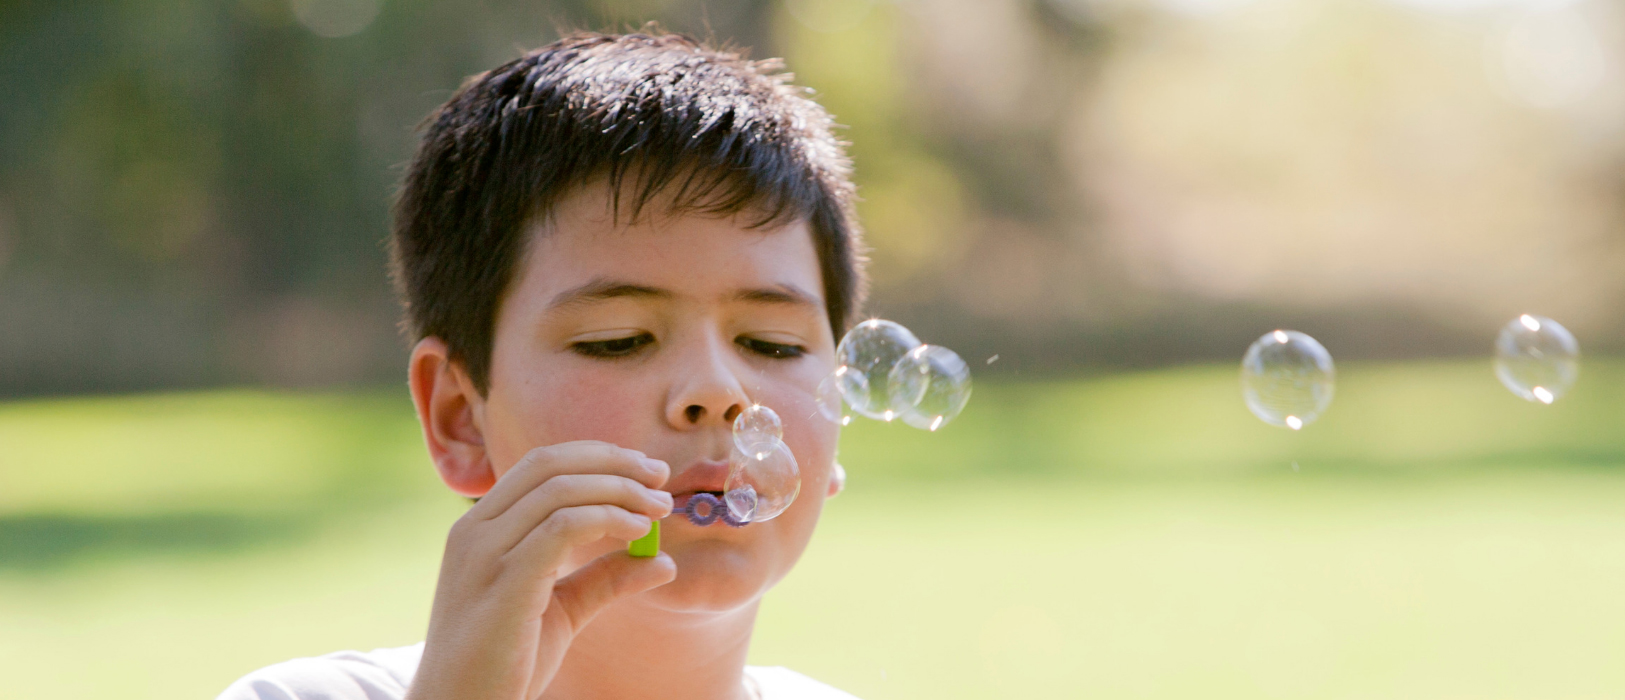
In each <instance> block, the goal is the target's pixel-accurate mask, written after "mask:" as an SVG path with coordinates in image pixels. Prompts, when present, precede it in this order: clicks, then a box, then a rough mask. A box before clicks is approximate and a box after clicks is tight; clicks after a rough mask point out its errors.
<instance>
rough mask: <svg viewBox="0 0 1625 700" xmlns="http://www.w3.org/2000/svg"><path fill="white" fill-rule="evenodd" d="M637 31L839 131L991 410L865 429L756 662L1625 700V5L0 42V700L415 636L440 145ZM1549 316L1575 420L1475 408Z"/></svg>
mask: <svg viewBox="0 0 1625 700" xmlns="http://www.w3.org/2000/svg"><path fill="white" fill-rule="evenodd" d="M650 20H657V21H659V22H661V23H662V25H663V26H665V27H666V28H668V29H672V30H677V31H683V32H688V33H692V34H696V35H700V36H709V37H714V38H715V39H716V40H717V41H719V42H727V43H731V44H734V45H738V46H743V47H749V53H750V54H751V55H752V56H755V57H768V56H783V57H785V58H786V59H787V61H788V62H789V66H790V69H791V70H792V71H793V72H794V73H795V74H796V75H797V77H798V80H799V81H800V82H801V83H803V84H805V85H808V86H811V87H813V88H815V89H816V91H817V94H818V99H819V100H820V101H821V102H822V103H823V104H824V105H825V106H826V107H828V108H829V109H830V111H831V112H833V113H834V114H835V116H836V119H837V121H839V122H840V123H841V124H843V125H844V126H845V129H844V131H843V136H844V138H846V139H847V140H849V141H850V142H851V143H852V145H851V153H852V155H853V157H854V158H855V160H856V163H857V180H858V183H859V186H860V193H861V195H862V197H863V201H862V203H861V205H860V213H861V215H862V217H863V219H864V222H865V225H866V226H867V228H868V236H869V243H870V245H871V246H872V248H873V253H872V258H873V265H872V268H871V272H872V274H873V277H874V282H875V285H874V294H873V297H872V302H871V304H870V309H869V310H870V311H871V312H872V313H874V314H877V315H881V316H885V317H887V318H893V319H896V320H899V321H901V322H903V323H905V324H906V325H908V326H910V327H911V328H913V329H914V330H915V331H916V332H917V333H918V334H919V335H920V336H921V337H922V338H924V339H925V340H926V341H928V342H932V343H937V344H942V345H947V346H950V347H953V348H955V349H956V350H958V351H960V353H961V354H963V355H964V356H965V357H966V358H967V359H969V360H970V361H971V363H972V366H973V369H974V371H975V372H976V376H977V380H978V384H977V394H976V396H975V397H974V398H973V399H972V401H971V404H970V408H969V409H967V411H966V413H965V414H964V416H963V417H962V418H961V419H959V421H958V422H956V423H955V424H954V425H952V426H950V427H949V428H947V429H945V430H944V431H943V432H942V433H940V434H936V435H930V436H924V435H920V434H915V433H913V432H912V431H909V430H907V429H906V428H903V427H901V426H880V425H869V424H859V425H855V426H853V427H852V428H849V429H848V432H847V434H846V435H845V436H844V437H843V443H842V453H841V454H842V461H843V462H844V463H845V464H847V466H848V467H849V469H850V470H851V473H852V483H853V488H852V489H851V492H850V493H849V494H847V495H844V496H842V498H841V499H838V500H837V501H834V502H832V503H831V504H830V507H829V510H828V515H827V517H826V522H825V524H824V525H823V530H822V531H821V532H820V534H819V536H818V539H817V540H816V541H815V543H814V546H813V549H812V550H811V551H810V552H809V553H808V555H807V558H806V560H805V561H804V563H803V565H802V567H801V568H799V569H798V570H797V572H796V573H795V574H794V575H793V576H792V577H791V579H790V580H788V581H787V582H786V583H785V584H784V585H783V586H782V587H781V589H780V590H778V591H776V592H775V593H774V594H773V596H772V597H770V599H769V603H768V606H767V608H766V610H765V611H764V614H763V621H762V625H761V627H760V629H759V632H758V638H757V642H756V646H755V650H754V651H753V654H754V655H755V656H754V660H755V661H756V662H760V663H772V664H785V665H789V666H792V667H795V668H797V669H799V670H803V671H805V672H808V673H810V674H812V675H814V676H817V677H820V678H823V679H825V680H828V681H830V682H832V683H835V684H836V685H839V686H842V687H844V688H846V689H848V690H851V691H853V692H855V693H857V694H858V695H860V696H862V697H866V698H926V697H930V698H958V697H965V698H971V697H1019V696H1026V695H1032V696H1038V695H1045V696H1057V697H1085V696H1087V697H1189V696H1191V695H1192V694H1194V693H1197V692H1201V693H1202V694H1203V695H1205V696H1208V697H1249V698H1255V697H1283V698H1286V697H1291V698H1308V697H1316V698H1321V697H1325V698H1333V697H1371V696H1388V697H1392V696H1406V697H1542V698H1552V697H1601V696H1617V695H1619V694H1621V693H1625V664H1619V663H1618V659H1620V658H1622V657H1625V598H1622V597H1621V596H1619V595H1618V593H1617V582H1618V581H1619V580H1621V578H1622V577H1625V509H1622V508H1621V507H1620V506H1619V504H1620V503H1622V502H1625V472H1622V471H1621V469H1620V468H1621V467H1622V466H1625V362H1620V361H1617V360H1615V359H1613V358H1614V357H1615V356H1618V355H1620V354H1621V352H1622V351H1625V313H1622V312H1621V310H1622V309H1625V6H1620V5H1618V4H1616V3H1612V2H1606V1H1604V0H1569V1H1565V0H627V1H625V2H612V1H610V0H545V1H543V0H535V1H531V2H512V1H508V0H484V1H483V2H478V3H444V2H428V1H426V0H225V1H220V0H214V1H204V0H100V1H91V0H0V95H3V96H4V98H3V100H4V102H3V103H0V696H4V697H28V698H58V697H60V698H67V697H86V696H107V695H118V696H119V697H127V698H141V697H154V698H156V697H166V698H168V697H181V696H203V697H208V696H211V695H212V694H213V693H215V692H218V690H219V689H221V688H223V687H224V685H225V684H227V683H229V682H230V681H231V680H232V679H234V678H236V677H237V676H239V675H241V674H243V673H245V672H247V671H248V670H251V669H252V668H255V667H258V666H262V665H265V664H269V663H273V662H275V661H279V660H283V659H287V658H290V657H293V656H301V655H313V654H320V653H325V652H328V651H333V650H336V649H339V648H372V647H377V646H391V645H401V644H409V643H412V642H415V641H417V640H419V639H421V637H422V633H423V624H424V621H425V620H426V618H427V610H428V600H429V596H430V594H431V593H432V586H433V577H434V571H435V569H436V567H437V566H438V555H439V548H440V546H441V544H442V542H443V537H444V532H445V528H446V527H447V526H448V525H449V523H450V522H451V521H452V520H453V519H455V517H456V516H457V514H458V513H459V511H460V508H461V507H462V505H463V502H462V501H459V500H458V499H456V498H454V497H452V496H451V495H450V494H449V493H447V492H446V491H445V490H444V488H443V487H440V486H439V485H438V484H437V483H436V481H435V479H434V477H433V475H432V473H431V471H430V469H429V468H428V466H427V460H426V459H425V458H424V455H423V451H422V448H421V445H420V441H419V438H418V436H417V433H416V427H415V424H414V422H413V420H412V416H411V409H410V406H409V404H408V402H407V400H406V396H405V391H404V387H403V382H402V381H401V380H402V376H403V372H402V370H403V367H404V359H405V354H406V345H405V342H404V340H403V339H402V338H401V336H400V335H399V333H398V331H397V328H396V321H397V319H398V317H399V310H398V306H397V304H396V302H395V301H394V299H393V297H392V294H391V291H390V288H389V285H388V282H387V279H386V274H385V248H384V240H385V237H386V235H387V230H388V207H389V205H390V201H391V197H392V193H393V191H394V188H395V185H396V182H397V180H398V178H399V177H400V174H401V171H402V167H403V165H404V163H405V162H406V160H407V159H408V158H409V157H410V154H411V152H412V149H413V147H414V139H415V127H416V125H417V124H418V123H419V122H420V121H421V120H422V119H423V118H424V117H425V116H427V115H428V114H429V113H430V111H431V110H433V109H434V108H435V107H436V106H437V105H439V104H440V103H441V102H443V101H444V100H445V99H447V98H448V97H449V96H450V95H451V93H452V91H453V90H455V88H456V87H457V86H458V85H459V83H460V81H461V80H462V79H463V78H464V77H465V76H468V75H470V74H472V73H476V72H479V71H481V70H484V69H487V68H490V67H493V66H495V65H498V64H499V63H502V62H504V61H507V60H509V59H511V58H513V57H515V56H517V55H518V54H519V53H520V52H522V51H523V50H525V49H527V48H534V47H537V46H540V45H541V44H544V43H546V42H548V41H550V40H551V39H553V38H555V37H556V36H558V34H559V32H560V31H561V30H563V29H568V28H591V29H610V28H635V27H638V26H641V25H642V23H644V22H645V21H650ZM1521 313H1533V314H1540V315H1545V316H1549V317H1552V318H1555V319H1557V320H1559V321H1560V322H1562V323H1563V324H1564V325H1566V326H1567V327H1568V328H1569V329H1571V330H1572V331H1574V332H1575V334H1576V335H1577V336H1578V337H1579V339H1580V343H1581V347H1582V349H1583V351H1584V352H1585V353H1586V354H1585V360H1584V369H1583V370H1582V375H1581V379H1580V383H1579V384H1578V385H1577V387H1576V388H1575V390H1574V392H1573V393H1572V394H1571V395H1570V396H1569V397H1566V398H1565V399H1564V400H1563V401H1561V402H1559V403H1558V404H1557V405H1555V406H1551V407H1535V406H1532V405H1528V404H1525V403H1523V402H1521V401H1519V400H1518V399H1516V398H1514V397H1513V396H1512V395H1511V394H1509V393H1508V392H1506V391H1504V390H1502V389H1501V388H1500V387H1499V386H1498V385H1496V383H1495V379H1494V378H1493V376H1492V375H1491V373H1490V371H1489V361H1488V355H1489V353H1490V345H1491V342H1492V341H1493V339H1494V337H1495V333H1496V331H1497V330H1498V328H1499V327H1500V326H1501V325H1502V324H1504V323H1506V322H1507V321H1508V320H1510V319H1512V318H1514V317H1516V316H1517V315H1518V314H1521ZM1277 327H1290V328H1296V329H1298V330H1302V331H1304V332H1307V333H1309V334H1311V335H1313V336H1315V337H1316V338H1318V339H1319V340H1320V341H1321V342H1323V343H1324V344H1325V345H1326V346H1327V347H1328V348H1329V349H1330V350H1331V352H1332V353H1333V354H1334V355H1335V356H1336V358H1337V360H1338V362H1339V370H1340V383H1339V388H1338V398H1337V401H1336V403H1335V404H1334V405H1333V407H1332V409H1331V411H1330V412H1329V413H1328V414H1327V416H1326V417H1325V418H1323V419H1322V420H1321V422H1319V423H1316V424H1315V425H1313V426H1311V427H1310V428H1309V429H1306V430H1305V431H1304V432H1303V433H1302V434H1286V433H1285V431H1278V430H1275V429H1272V428H1269V427H1267V426H1264V425H1263V424H1262V423H1259V422H1258V421H1256V420H1254V419H1253V418H1252V417H1251V416H1250V415H1249V414H1248V413H1247V412H1246V409H1245V408H1244V407H1243V405H1242V402H1241V401H1240V397H1239V392H1238V391H1237V385H1236V375H1235V363H1236V361H1237V360H1238V359H1239V358H1240V356H1241V354H1242V352H1243V351H1244V350H1245V348H1246V347H1247V344H1248V343H1249V342H1251V341H1252V340H1253V339H1254V338H1257V337H1258V336H1259V335H1261V334H1263V333H1265V332H1267V331H1269V330H1271V329H1274V328H1277ZM994 356H997V360H996V361H989V360H991V359H992V358H993V357H994ZM881 581H884V582H886V583H885V584H884V585H879V584H878V582H881Z"/></svg>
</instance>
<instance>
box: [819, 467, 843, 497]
mask: <svg viewBox="0 0 1625 700" xmlns="http://www.w3.org/2000/svg"><path fill="white" fill-rule="evenodd" d="M845 489H846V467H843V466H841V463H840V462H836V463H835V465H834V467H833V468H831V469H830V470H829V493H826V494H824V498H834V497H836V496H837V495H839V494H840V493H841V491H843V490H845Z"/></svg>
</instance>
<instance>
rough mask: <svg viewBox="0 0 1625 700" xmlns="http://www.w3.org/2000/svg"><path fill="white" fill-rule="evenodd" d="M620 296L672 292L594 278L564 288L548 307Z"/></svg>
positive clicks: (662, 295) (661, 296)
mask: <svg viewBox="0 0 1625 700" xmlns="http://www.w3.org/2000/svg"><path fill="white" fill-rule="evenodd" d="M620 297H642V298H646V299H670V298H671V297H672V293H671V292H669V291H666V290H664V289H660V288H659V287H646V286H644V285H641V284H628V283H626V282H617V281H615V280H607V279H602V278H600V279H595V280H593V281H591V282H588V283H586V284H583V285H581V286H579V287H573V288H571V289H566V290H564V291H562V292H559V294H558V295H557V296H555V297H553V301H552V302H550V303H548V305H547V307H548V308H549V309H559V308H563V307H566V306H579V305H582V304H590V303H593V302H596V301H604V300H606V299H616V298H620Z"/></svg>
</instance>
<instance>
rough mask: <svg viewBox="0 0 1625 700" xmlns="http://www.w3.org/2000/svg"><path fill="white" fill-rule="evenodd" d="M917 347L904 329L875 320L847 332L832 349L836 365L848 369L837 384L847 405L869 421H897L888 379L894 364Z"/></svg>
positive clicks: (914, 340) (890, 323) (914, 338)
mask: <svg viewBox="0 0 1625 700" xmlns="http://www.w3.org/2000/svg"><path fill="white" fill-rule="evenodd" d="M919 345H920V339H919V338H916V337H914V334H913V333H910V332H909V330H908V329H907V328H904V327H902V326H901V325H899V324H897V323H893V322H891V321H883V320H881V319H878V318H873V319H869V320H867V321H864V322H863V323H860V324H858V325H857V326H856V327H854V328H853V329H852V330H851V331H849V332H848V333H847V334H846V337H845V338H842V339H841V344H840V345H839V346H837V347H836V348H835V361H836V362H837V363H838V364H839V365H841V366H844V367H848V368H850V369H849V370H848V371H847V372H845V373H843V374H842V375H841V376H840V379H839V382H838V383H839V385H840V388H841V395H842V396H844V397H845V398H846V404H847V405H848V406H851V407H852V410H854V411H857V412H858V413H859V414H861V415H864V416H867V417H869V418H877V419H880V420H883V421H890V420H892V419H893V418H896V417H897V409H896V406H894V405H893V401H892V396H891V393H890V391H889V387H890V383H889V381H888V380H887V376H888V375H889V374H890V373H891V369H892V367H893V366H894V365H896V364H897V360H899V359H901V358H902V357H903V355H905V354H907V353H908V351H910V350H913V349H914V348H916V347H919ZM860 375H861V376H862V377H863V379H861V380H859V379H858V377H859V376H860Z"/></svg>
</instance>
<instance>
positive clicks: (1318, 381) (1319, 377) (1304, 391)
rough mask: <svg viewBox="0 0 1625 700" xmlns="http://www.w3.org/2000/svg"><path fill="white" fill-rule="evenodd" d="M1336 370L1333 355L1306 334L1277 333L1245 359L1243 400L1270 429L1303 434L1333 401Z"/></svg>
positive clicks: (1250, 350)
mask: <svg viewBox="0 0 1625 700" xmlns="http://www.w3.org/2000/svg"><path fill="white" fill-rule="evenodd" d="M1335 379H1336V371H1335V369H1334V368H1333V367H1332V356H1331V353H1329V352H1326V348H1325V347H1324V346H1322V345H1321V344H1320V343H1319V342H1317V341H1316V340H1315V339H1314V338H1311V337H1309V336H1307V335H1304V334H1303V333H1299V332H1297V331H1286V330H1277V331H1271V332H1269V333H1265V334H1264V337H1262V338H1259V339H1258V340H1257V341H1255V342H1254V343H1253V344H1252V346H1251V347H1249V348H1247V355H1246V356H1245V357H1243V358H1242V359H1241V396H1242V399H1243V400H1245V401H1246V402H1247V408H1248V409H1249V410H1251V411H1252V412H1253V415H1255V416H1258V417H1259V419H1260V420H1263V421H1264V422H1265V423H1269V424H1270V425H1274V426H1280V427H1283V428H1291V429H1293V430H1301V429H1303V427H1304V426H1306V425H1309V424H1310V423H1313V422H1315V419H1316V418H1319V417H1320V414H1322V413H1325V412H1326V408H1327V407H1328V406H1330V405H1331V403H1332V390H1333V388H1334V384H1335Z"/></svg>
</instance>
